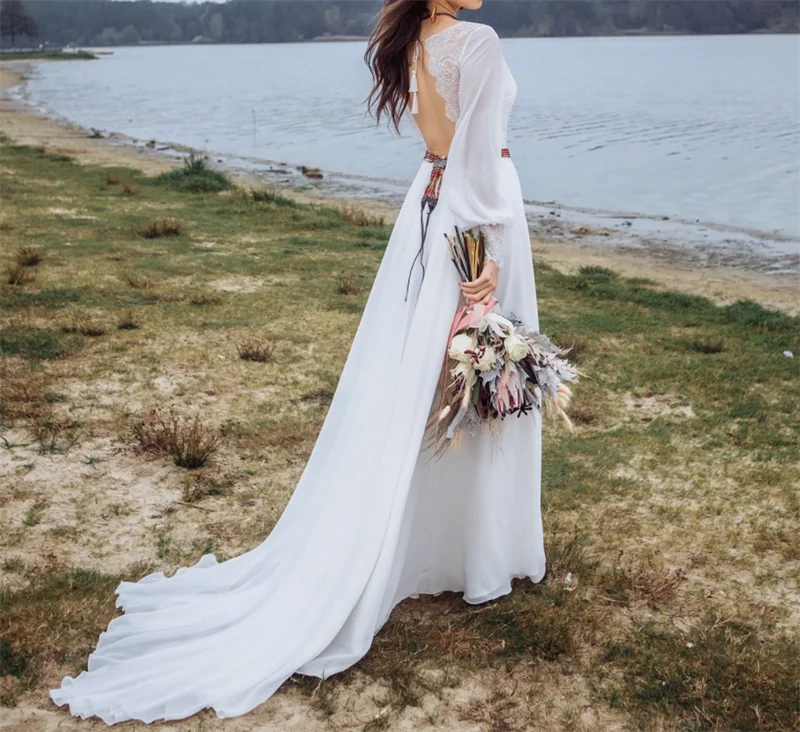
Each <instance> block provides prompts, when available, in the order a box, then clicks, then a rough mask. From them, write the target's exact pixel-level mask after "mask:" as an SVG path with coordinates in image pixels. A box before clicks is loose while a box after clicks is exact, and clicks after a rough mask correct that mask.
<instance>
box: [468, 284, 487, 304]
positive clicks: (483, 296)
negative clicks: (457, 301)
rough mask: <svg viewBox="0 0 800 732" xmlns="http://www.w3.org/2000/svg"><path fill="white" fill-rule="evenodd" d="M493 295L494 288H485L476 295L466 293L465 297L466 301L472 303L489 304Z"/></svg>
mask: <svg viewBox="0 0 800 732" xmlns="http://www.w3.org/2000/svg"><path fill="white" fill-rule="evenodd" d="M493 294H494V288H493V287H484V288H482V289H480V290H478V291H477V292H475V293H469V294H467V293H464V297H466V299H467V300H468V301H470V302H471V303H476V302H488V301H489V299H490V298H491V296H492V295H493Z"/></svg>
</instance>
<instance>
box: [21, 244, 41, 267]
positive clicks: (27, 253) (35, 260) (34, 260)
mask: <svg viewBox="0 0 800 732" xmlns="http://www.w3.org/2000/svg"><path fill="white" fill-rule="evenodd" d="M43 259H44V252H43V251H42V250H41V249H40V248H39V247H32V246H24V247H22V249H20V250H19V251H18V252H17V256H16V261H17V264H19V265H20V266H22V267H35V266H36V265H38V264H41V262H42V260H43Z"/></svg>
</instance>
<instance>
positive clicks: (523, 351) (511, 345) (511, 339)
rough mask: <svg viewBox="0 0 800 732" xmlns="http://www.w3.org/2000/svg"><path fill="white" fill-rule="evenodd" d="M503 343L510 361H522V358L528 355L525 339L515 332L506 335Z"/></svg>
mask: <svg viewBox="0 0 800 732" xmlns="http://www.w3.org/2000/svg"><path fill="white" fill-rule="evenodd" d="M504 343H505V346H506V353H507V354H508V357H509V358H510V359H511V360H512V361H522V359H523V358H525V356H527V355H528V343H527V341H526V340H525V339H524V338H522V337H521V336H518V335H517V334H516V333H512V334H511V335H510V336H508V338H506V339H505V341H504Z"/></svg>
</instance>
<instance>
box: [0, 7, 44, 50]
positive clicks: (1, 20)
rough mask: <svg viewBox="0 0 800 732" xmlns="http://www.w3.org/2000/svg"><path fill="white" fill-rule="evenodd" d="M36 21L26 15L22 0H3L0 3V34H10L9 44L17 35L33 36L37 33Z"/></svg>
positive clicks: (12, 43) (12, 42)
mask: <svg viewBox="0 0 800 732" xmlns="http://www.w3.org/2000/svg"><path fill="white" fill-rule="evenodd" d="M38 33H39V29H38V28H37V26H36V21H35V20H34V19H33V18H32V17H31V16H30V15H28V11H27V10H26V9H25V6H24V5H23V4H22V0H3V2H2V3H0V35H2V36H11V45H12V46H13V45H14V42H15V40H16V38H17V36H28V37H30V38H33V37H34V36H36V35H38Z"/></svg>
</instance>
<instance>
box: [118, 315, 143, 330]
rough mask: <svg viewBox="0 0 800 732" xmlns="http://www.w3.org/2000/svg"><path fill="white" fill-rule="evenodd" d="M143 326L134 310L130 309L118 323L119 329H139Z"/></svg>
mask: <svg viewBox="0 0 800 732" xmlns="http://www.w3.org/2000/svg"><path fill="white" fill-rule="evenodd" d="M141 327H142V325H141V323H139V321H137V320H136V317H135V316H134V314H133V311H132V310H128V311H127V312H126V313H125V314H124V315H123V316H122V318H121V319H120V321H119V322H118V323H117V330H138V329H139V328H141Z"/></svg>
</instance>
